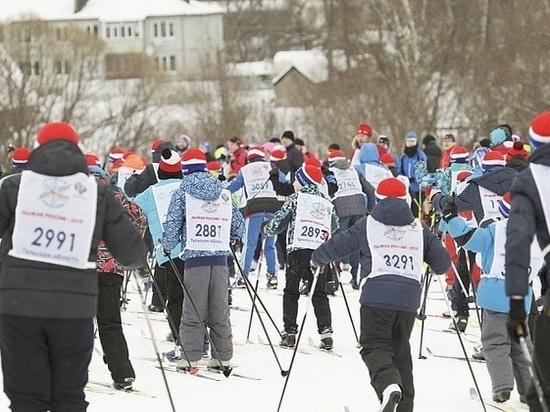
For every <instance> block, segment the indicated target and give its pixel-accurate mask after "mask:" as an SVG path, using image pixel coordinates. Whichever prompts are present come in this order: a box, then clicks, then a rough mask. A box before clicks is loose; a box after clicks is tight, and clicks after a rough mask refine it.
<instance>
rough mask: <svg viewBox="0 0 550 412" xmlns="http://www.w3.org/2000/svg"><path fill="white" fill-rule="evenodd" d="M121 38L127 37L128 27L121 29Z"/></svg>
mask: <svg viewBox="0 0 550 412" xmlns="http://www.w3.org/2000/svg"><path fill="white" fill-rule="evenodd" d="M120 37H126V27H124V26H122V27H121V28H120Z"/></svg>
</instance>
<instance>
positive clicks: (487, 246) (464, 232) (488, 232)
mask: <svg viewBox="0 0 550 412" xmlns="http://www.w3.org/2000/svg"><path fill="white" fill-rule="evenodd" d="M495 223H496V222H495V221H493V222H492V223H490V224H488V225H487V226H485V227H479V228H472V227H471V226H468V224H467V223H466V220H464V219H463V218H461V217H455V218H453V219H451V220H450V221H449V223H448V224H447V230H448V232H449V234H450V235H451V236H452V237H453V238H456V241H457V243H458V244H459V245H462V247H463V248H464V249H466V250H471V251H472V252H475V253H479V254H480V255H481V269H482V270H483V273H487V274H489V273H490V271H491V267H492V265H493V259H494V254H495ZM503 246H504V245H503ZM505 284H506V281H505V279H500V278H497V277H487V276H486V275H482V276H481V281H480V282H479V287H478V289H477V304H478V305H479V307H481V308H484V309H488V310H492V311H494V312H500V313H508V312H509V311H510V299H509V298H508V297H507V296H506V291H505ZM531 296H532V293H531V288H529V290H528V293H527V295H526V296H525V311H526V313H529V309H530V307H531Z"/></svg>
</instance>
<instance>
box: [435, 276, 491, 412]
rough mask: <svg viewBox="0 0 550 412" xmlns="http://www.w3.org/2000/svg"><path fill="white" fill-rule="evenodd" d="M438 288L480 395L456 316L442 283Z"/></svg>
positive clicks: (480, 399)
mask: <svg viewBox="0 0 550 412" xmlns="http://www.w3.org/2000/svg"><path fill="white" fill-rule="evenodd" d="M438 283H439V287H440V288H441V293H443V298H444V299H445V303H446V304H447V309H449V312H450V313H451V318H452V319H453V325H454V327H455V330H456V335H457V336H458V341H459V342H460V346H461V347H462V352H463V353H464V359H465V360H466V363H467V364H468V369H470V373H471V375H472V379H473V381H474V385H475V387H476V390H477V393H479V394H481V391H480V389H479V385H478V383H477V379H476V375H475V374H474V370H473V369H472V364H471V363H470V358H469V357H468V353H467V352H466V348H465V347H464V342H463V341H462V336H460V332H459V330H458V324H457V322H456V316H455V314H454V313H453V311H452V309H451V303H450V302H449V298H448V297H447V294H446V293H445V288H444V287H443V282H438ZM479 401H480V402H481V405H482V406H483V410H484V411H485V412H487V407H486V406H485V402H484V401H483V397H482V396H481V395H480V396H479Z"/></svg>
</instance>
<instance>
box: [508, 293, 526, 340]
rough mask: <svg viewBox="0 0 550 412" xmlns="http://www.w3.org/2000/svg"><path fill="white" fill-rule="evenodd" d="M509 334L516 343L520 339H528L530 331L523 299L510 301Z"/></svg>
mask: <svg viewBox="0 0 550 412" xmlns="http://www.w3.org/2000/svg"><path fill="white" fill-rule="evenodd" d="M506 326H507V327H508V333H509V334H510V337H511V338H512V339H514V340H515V341H516V342H519V337H520V336H523V337H527V336H528V335H529V329H528V328H527V313H525V302H524V301H523V298H521V299H510V312H509V313H508V322H506Z"/></svg>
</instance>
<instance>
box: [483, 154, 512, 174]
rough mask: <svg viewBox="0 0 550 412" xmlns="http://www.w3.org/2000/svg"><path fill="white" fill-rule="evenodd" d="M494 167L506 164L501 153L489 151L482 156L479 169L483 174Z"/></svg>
mask: <svg viewBox="0 0 550 412" xmlns="http://www.w3.org/2000/svg"><path fill="white" fill-rule="evenodd" d="M495 166H506V162H505V161H504V156H503V155H502V153H500V152H497V151H496V150H491V151H490V152H487V153H486V154H485V156H483V159H482V160H481V168H482V169H483V171H484V172H485V171H487V170H489V169H491V168H493V167H495Z"/></svg>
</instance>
